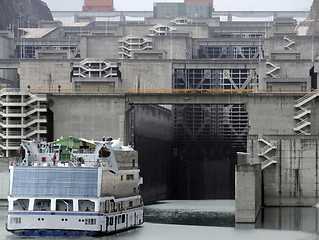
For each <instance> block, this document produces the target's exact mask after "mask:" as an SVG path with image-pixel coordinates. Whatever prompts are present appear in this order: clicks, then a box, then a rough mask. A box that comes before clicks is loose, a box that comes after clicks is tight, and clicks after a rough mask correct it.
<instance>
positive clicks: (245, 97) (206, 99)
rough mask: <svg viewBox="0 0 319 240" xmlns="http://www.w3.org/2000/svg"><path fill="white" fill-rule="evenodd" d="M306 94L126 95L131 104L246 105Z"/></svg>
mask: <svg viewBox="0 0 319 240" xmlns="http://www.w3.org/2000/svg"><path fill="white" fill-rule="evenodd" d="M304 95H305V93H191V92H190V93H126V94H125V97H126V102H127V103H129V104H132V105H134V104H164V105H165V104H168V105H169V104H246V103H248V102H249V101H250V100H253V99H258V98H260V97H266V98H267V97H269V98H273V97H274V96H276V97H282V98H285V97H288V96H293V97H297V98H299V97H302V96H304Z"/></svg>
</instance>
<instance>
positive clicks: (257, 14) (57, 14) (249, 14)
mask: <svg viewBox="0 0 319 240" xmlns="http://www.w3.org/2000/svg"><path fill="white" fill-rule="evenodd" d="M52 15H53V18H54V19H57V18H67V17H74V16H75V15H78V16H92V17H109V18H112V17H119V16H128V17H141V18H152V17H153V11H113V12H82V11H52ZM212 15H213V17H221V16H233V17H242V18H267V17H295V18H306V17H307V16H308V15H309V11H214V12H212Z"/></svg>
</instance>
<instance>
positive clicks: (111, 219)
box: [110, 217, 113, 226]
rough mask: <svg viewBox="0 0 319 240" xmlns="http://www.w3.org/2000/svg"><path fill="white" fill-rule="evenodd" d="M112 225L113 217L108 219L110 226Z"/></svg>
mask: <svg viewBox="0 0 319 240" xmlns="http://www.w3.org/2000/svg"><path fill="white" fill-rule="evenodd" d="M112 225H113V217H110V226H112Z"/></svg>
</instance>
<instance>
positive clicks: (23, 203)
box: [13, 199, 29, 210]
mask: <svg viewBox="0 0 319 240" xmlns="http://www.w3.org/2000/svg"><path fill="white" fill-rule="evenodd" d="M28 209H29V199H18V200H15V201H14V202H13V210H28Z"/></svg>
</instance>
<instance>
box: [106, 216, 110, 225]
mask: <svg viewBox="0 0 319 240" xmlns="http://www.w3.org/2000/svg"><path fill="white" fill-rule="evenodd" d="M108 225H109V218H108V217H107V218H106V226H108Z"/></svg>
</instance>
